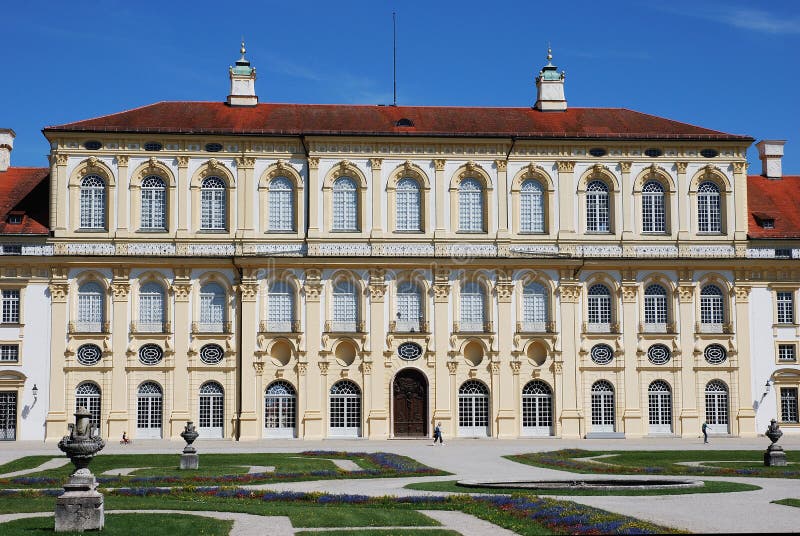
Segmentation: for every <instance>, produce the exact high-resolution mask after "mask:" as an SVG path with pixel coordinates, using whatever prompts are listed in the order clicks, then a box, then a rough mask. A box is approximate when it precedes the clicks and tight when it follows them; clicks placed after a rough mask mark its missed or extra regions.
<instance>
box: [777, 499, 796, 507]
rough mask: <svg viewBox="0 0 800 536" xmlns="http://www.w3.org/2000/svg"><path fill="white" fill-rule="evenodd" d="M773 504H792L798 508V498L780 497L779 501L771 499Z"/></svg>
mask: <svg viewBox="0 0 800 536" xmlns="http://www.w3.org/2000/svg"><path fill="white" fill-rule="evenodd" d="M772 502H774V503H775V504H782V505H784V506H794V507H795V508H800V499H781V500H779V501H772Z"/></svg>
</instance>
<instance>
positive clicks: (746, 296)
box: [733, 285, 751, 303]
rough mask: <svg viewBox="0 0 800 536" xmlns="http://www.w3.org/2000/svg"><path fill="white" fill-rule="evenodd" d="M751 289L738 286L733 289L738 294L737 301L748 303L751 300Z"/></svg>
mask: <svg viewBox="0 0 800 536" xmlns="http://www.w3.org/2000/svg"><path fill="white" fill-rule="evenodd" d="M750 290H751V288H750V287H745V286H740V285H736V286H735V287H733V292H734V293H735V294H736V301H737V302H742V303H746V302H747V301H749V300H750Z"/></svg>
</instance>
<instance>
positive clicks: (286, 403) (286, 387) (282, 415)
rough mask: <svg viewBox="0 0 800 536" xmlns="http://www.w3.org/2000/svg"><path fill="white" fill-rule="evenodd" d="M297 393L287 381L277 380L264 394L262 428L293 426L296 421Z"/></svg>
mask: <svg viewBox="0 0 800 536" xmlns="http://www.w3.org/2000/svg"><path fill="white" fill-rule="evenodd" d="M296 408H297V394H296V392H295V390H294V387H292V385H291V384H290V383H289V382H286V381H277V382H274V383H272V384H271V385H270V386H269V387H267V390H266V395H265V396H264V428H277V429H280V428H294V427H295V426H296V422H297V417H296V414H297V411H296Z"/></svg>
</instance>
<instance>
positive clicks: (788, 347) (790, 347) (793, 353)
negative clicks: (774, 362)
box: [778, 344, 797, 363]
mask: <svg viewBox="0 0 800 536" xmlns="http://www.w3.org/2000/svg"><path fill="white" fill-rule="evenodd" d="M778 361H786V362H791V363H794V362H795V361H797V346H795V345H794V344H779V345H778Z"/></svg>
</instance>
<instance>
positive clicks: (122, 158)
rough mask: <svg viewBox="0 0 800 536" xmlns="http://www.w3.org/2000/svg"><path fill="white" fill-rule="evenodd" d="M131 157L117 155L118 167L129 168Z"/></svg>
mask: <svg viewBox="0 0 800 536" xmlns="http://www.w3.org/2000/svg"><path fill="white" fill-rule="evenodd" d="M129 159H130V157H129V156H128V155H126V154H119V155H117V167H122V166H127V165H128V160H129Z"/></svg>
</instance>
